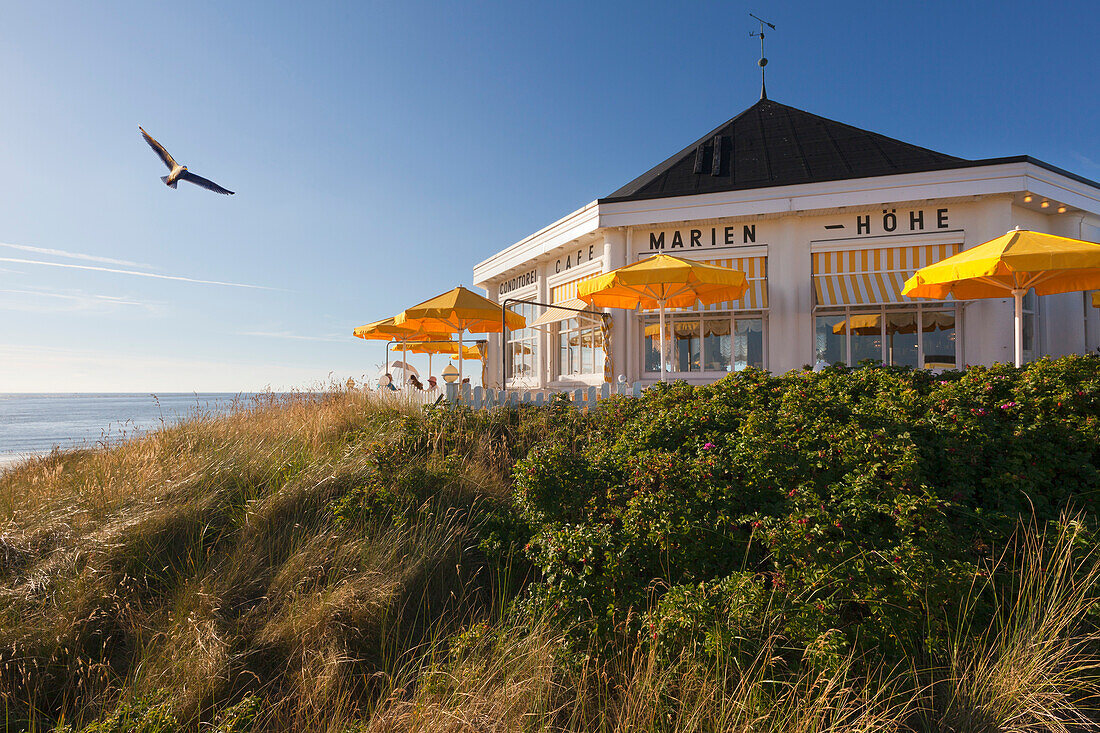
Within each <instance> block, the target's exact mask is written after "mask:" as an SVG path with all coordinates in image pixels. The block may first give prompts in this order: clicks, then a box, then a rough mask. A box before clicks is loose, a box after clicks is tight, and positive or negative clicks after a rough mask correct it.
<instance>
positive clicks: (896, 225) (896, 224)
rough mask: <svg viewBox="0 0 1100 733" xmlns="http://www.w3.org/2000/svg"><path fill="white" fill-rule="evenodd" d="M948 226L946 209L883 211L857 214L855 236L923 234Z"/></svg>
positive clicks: (841, 227)
mask: <svg viewBox="0 0 1100 733" xmlns="http://www.w3.org/2000/svg"><path fill="white" fill-rule="evenodd" d="M949 226H950V219H949V212H948V210H947V209H934V210H932V211H928V212H925V210H924V209H915V210H913V211H903V212H901V213H898V210H897V209H883V210H882V214H881V215H877V214H857V215H856V234H857V235H858V234H871V235H876V234H892V233H894V232H905V233H909V232H923V231H930V230H935V229H947V228H948V227H949ZM825 228H826V229H844V228H845V225H844V224H826V225H825Z"/></svg>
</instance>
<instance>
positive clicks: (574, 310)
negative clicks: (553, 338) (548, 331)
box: [527, 298, 603, 328]
mask: <svg viewBox="0 0 1100 733" xmlns="http://www.w3.org/2000/svg"><path fill="white" fill-rule="evenodd" d="M578 311H587V312H585V313H580V312H578ZM570 318H579V319H580V320H582V321H585V322H591V323H595V322H597V321H599V320H600V319H601V318H603V314H602V313H598V312H594V311H593V310H592V306H590V305H588V303H585V302H584V301H583V300H581V299H580V298H571V299H569V300H566V301H563V302H561V303H558V305H557V307H553V306H552V307H550V308H547V309H546V312H545V313H543V314H542V315H541V316H539V317H538V318H536V319H535V320H534V321H532V322H531V323H528V324H527V325H528V327H530V328H534V327H535V326H546V325H548V324H551V323H560V322H561V321H566V320H569V319H570Z"/></svg>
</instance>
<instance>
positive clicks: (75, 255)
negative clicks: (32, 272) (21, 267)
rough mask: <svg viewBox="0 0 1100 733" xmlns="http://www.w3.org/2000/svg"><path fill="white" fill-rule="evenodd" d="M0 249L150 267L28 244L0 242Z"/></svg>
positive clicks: (108, 263)
mask: <svg viewBox="0 0 1100 733" xmlns="http://www.w3.org/2000/svg"><path fill="white" fill-rule="evenodd" d="M0 247H8V248H10V249H18V250H22V251H23V252H34V253H35V254H40V255H53V256H55V257H68V258H69V259H71V260H87V261H89V262H102V263H104V264H107V265H123V266H124V267H149V268H151V267H152V265H146V264H144V263H141V262H130V261H129V260H116V259H115V258H113V257H100V256H99V255H86V254H83V253H82V252H66V251H65V250H63V249H50V248H48V247H32V246H30V245H29V244H10V243H8V242H0Z"/></svg>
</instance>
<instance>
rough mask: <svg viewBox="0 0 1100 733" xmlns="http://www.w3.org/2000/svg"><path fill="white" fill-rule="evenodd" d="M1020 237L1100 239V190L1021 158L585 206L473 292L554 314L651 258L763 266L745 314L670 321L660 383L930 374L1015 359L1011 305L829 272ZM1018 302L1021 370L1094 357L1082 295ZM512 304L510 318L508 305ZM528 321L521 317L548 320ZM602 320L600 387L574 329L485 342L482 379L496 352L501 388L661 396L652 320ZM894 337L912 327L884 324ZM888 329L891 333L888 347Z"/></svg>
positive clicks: (714, 311) (888, 272) (876, 273)
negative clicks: (761, 371)
mask: <svg viewBox="0 0 1100 733" xmlns="http://www.w3.org/2000/svg"><path fill="white" fill-rule="evenodd" d="M1044 202H1045V203H1046V204H1047V206H1045V207H1044V206H1043V204H1044ZM1016 226H1019V227H1020V228H1021V229H1031V230H1034V231H1040V232H1047V233H1052V234H1059V235H1062V236H1069V237H1075V238H1079V239H1085V240H1089V241H1095V242H1100V188H1098V187H1097V186H1096V184H1093V183H1090V182H1087V181H1084V180H1083V179H1078V178H1077V177H1075V176H1072V175H1070V174H1067V173H1064V172H1060V171H1056V170H1052V169H1050V168H1049V167H1047V166H1045V165H1042V164H1038V163H1037V162H1034V161H1031V160H1027V161H1024V162H1021V161H1014V162H1005V163H993V164H990V165H974V166H969V167H960V168H954V169H949V170H938V171H928V172H921V173H909V174H901V175H889V176H878V177H873V178H860V179H850V180H841V181H826V182H820V183H808V184H801V185H792V186H775V187H769V188H757V189H751V190H741V191H730V192H722V193H709V194H700V195H688V196H674V197H668V198H650V199H646V200H631V201H595V202H593V203H591V204H588V205H587V206H584V207H583V208H581V209H578V210H577V211H574V212H573V213H571V214H569V215H568V216H566V217H564V218H562V219H560V220H558V221H556V222H554V223H553V224H551V225H549V226H547V227H545V228H544V229H541V230H539V231H538V232H535V233H534V234H532V235H531V236H529V237H527V238H525V239H523V240H521V241H519V242H517V243H515V244H513V245H512V246H510V247H508V248H506V249H504V250H502V251H500V252H498V253H497V254H495V255H493V256H492V257H490V258H488V259H487V260H485V261H484V262H481V263H479V264H478V265H477V266H475V267H474V282H475V284H476V285H478V286H479V287H482V288H484V289H485V291H486V292H487V293H488V296H489V297H490V298H495V299H496V300H497V301H498V302H501V303H504V302H505V301H506V299H512V301H514V300H515V299H519V300H529V301H535V302H538V303H544V304H545V303H551V302H561V299H562V298H564V297H565V296H567V295H569V294H570V292H572V291H571V290H570V288H571V287H572V288H575V283H576V280H577V279H578V278H582V277H586V276H591V275H594V274H597V273H600V272H606V271H609V270H612V269H615V268H616V267H619V266H622V265H624V264H628V263H631V262H635V261H638V260H640V259H644V258H645V257H648V256H650V255H652V254H655V253H657V252H664V253H667V254H673V255H677V256H680V257H685V258H696V259H700V260H706V261H719V262H723V261H724V262H725V263H727V264H728V263H729V262H730V261H736V263H739V264H740V265H741V267H739V269H745V267H746V266H750V267H751V266H756V267H760V269H761V272H758V273H757V278H758V279H761V278H762V279H763V280H764V282H763V283H762V284H761V286H762V289H761V288H757V292H756V294H755V295H754V296H752V297H751V298H750V297H749V296H747V298H748V300H743V301H741V302H739V303H737V304H732V305H731V308H730V309H729V310H725V309H723V308H722V307H714V308H711V309H709V310H708V309H699V310H697V311H695V314H694V315H693V316H692V315H689V314H680V313H677V314H674V316H673V317H674V319H675V318H678V317H680V316H681V315H683V316H684V317H683V318H681V321H680V322H681V323H682V325H681V326H680V327H679V331H678V333H679V336H676V337H675V338H676V339H679V340H678V341H677V342H676V345H675V346H669V347H668V348H670V349H672V350H673V352H674V353H673V354H672V356H673V359H672V361H673V369H672V373H671V374H670V376H671V377H672V378H675V379H686V380H688V381H690V382H696V383H703V382H709V381H713V380H714V379H717V378H720V377H721V376H722V375H723V374H724V373H725V372H726V371H728V370H732V369H737V368H740V367H741V366H743V365H745V364H746V363H753V362H755V363H756V365H758V366H762V367H763V368H766V369H768V370H770V371H772V372H775V373H783V372H786V371H789V370H792V369H798V368H800V367H802V366H803V365H806V364H814V363H815V362H817V361H819V360H822V359H824V360H825V361H829V362H831V361H834V360H840V361H849V362H850V363H856V362H858V361H859V358H864V357H868V358H881V359H883V360H884V361H887V362H890V361H893V362H894V363H907V364H910V365H913V366H922V367H928V368H945V367H948V366H950V365H951V364H952V363H954V364H955V365H957V366H960V367H961V366H963V365H970V364H991V363H994V362H1000V361H1008V362H1011V361H1012V348H1013V337H1012V323H1013V319H1012V303H1011V299H1010V298H1004V299H993V300H978V301H968V302H963V303H953V302H949V303H945V304H940V305H936V304H925V303H923V301H920V300H919V299H913V300H910V299H908V298H904V297H899V296H897V295H896V290H897V287H896V286H894V285H891V282H895V283H896V281H897V278H898V277H901V276H902V275H904V272H903V271H904V270H906V268H908V273H909V274H911V270H912V269H914V268H913V266H912V265H911V264H909V263H908V262H903V263H902V264H901V265H898V264H897V263H893V264H882V263H879V264H876V265H874V266H870V265H867V267H868V269H867V271H866V272H854V271H853V272H851V273H849V271H847V270H842V271H841V274H840V275H836V277H831V276H830V275H829V273H835V271H836V268H837V267H842V268H843V267H844V266H845V265H843V264H838V263H845V262H847V263H851V262H859V261H861V258H862V261H868V262H869V261H871V260H874V261H875V262H878V260H877V259H875V258H876V257H878V256H879V255H875V254H874V253H875V252H876V251H877V252H879V253H880V255H881V257H882V259H883V263H885V262H886V260H887V259H890V258H893V257H894V256H895V255H896V256H899V257H901V259H902V260H905V258H907V257H908V258H914V257H917V258H919V257H926V256H935V257H937V258H938V257H939V256H943V255H944V254H947V255H949V254H951V253H953V252H954V251H957V250H959V249H966V248H969V247H972V246H974V245H977V244H981V243H983V242H986V241H988V240H990V239H993V238H995V237H997V236H1000V235H1002V234H1004V233H1005V232H1007V231H1008V230H1010V229H1012V228H1014V227H1016ZM888 252H889V253H888ZM844 253H851V254H844ZM867 253H870V254H867ZM887 253H888V254H887ZM897 253H901V254H900V255H897ZM920 264H927V263H926V262H924V261H921V262H920ZM830 268H831V269H830ZM846 273H847V274H846ZM851 275H860V276H863V275H867V276H868V278H865V280H864V281H865V282H867V283H869V286H868V287H870V288H871V289H872V290H874V292H866V293H862V294H856V293H850V294H847V295H845V294H844V293H843V292H841V291H843V290H845V288H847V287H848V285H845V284H844V283H843V282H840V281H841V280H844V279H845V278H848V279H847V280H846V281H845V282H847V283H849V285H850V284H851V283H852V282H853V280H852V279H851ZM905 276H907V275H905ZM830 277H831V280H830ZM833 281H835V282H840V284H839V285H837V287H838V288H839V290H836V291H834V290H831V288H833V285H834V282H833ZM876 282H877V283H878V284H877V285H875V283H876ZM571 284H572V285H571ZM750 300H751V302H749V301H750ZM845 304H847V305H845ZM917 304H921V305H920V306H919V307H918V305H917ZM1029 304H1030V305H1031V306H1032V310H1033V313H1034V315H1033V316H1030V317H1029V328H1033V329H1034V335H1033V341H1032V349H1031V354H1032V355H1033V356H1038V355H1042V354H1049V355H1052V356H1058V355H1063V354H1070V353H1084V352H1088V351H1094V350H1096V348H1097V347H1098V346H1100V314H1098V311H1097V310H1096V309H1093V308H1092V307H1091V304H1090V301H1089V299H1088V295H1087V294H1082V293H1068V294H1064V295H1052V296H1045V297H1042V298H1037V299H1036V298H1033V297H1032V298H1030V299H1029ZM510 305H511V306H512V307H514V308H515V307H516V306H515V305H514V302H513V303H510ZM518 308H519V309H521V310H522V309H523V308H524V306H518ZM526 310H527V314H528V315H532V316H533V315H537V314H539V313H541V312H543V311H544V310H545V308H543V307H541V306H538V307H535V306H530V307H527V308H526ZM607 312H608V313H610V314H611V320H612V322H613V327H612V329H611V337H610V342H611V352H612V353H611V356H612V364H613V367H612V368H613V374H611V375H605V373H604V370H603V368H602V364H597V363H596V362H598V361H600V355H599V351H598V348H597V347H598V344H599V340H600V339H599V338H598V337H597V338H596V341H595V342H594V346H592V347H591V348H592V351H593V352H594V353H593V355H591V356H589V355H588V352H587V351H586V350H585V349H586V348H589V347H584V348H578V351H577V353H576V354H574V352H573V351H572V346H571V344H581V345H582V346H583V345H584V344H589V343H590V342H589V341H587V340H586V339H589V338H590V337H591V333H590V332H589V333H588V335H586V332H585V331H584V324H583V323H582V324H578V326H579V329H578V330H577V331H576V332H570V331H569V330H568V327H569V325H570V324H569V322H568V321H566V322H564V323H563V325H561V326H558V325H550V326H548V327H545V328H543V329H542V330H539V331H534V330H529V331H527V332H525V333H522V334H520V336H519V338H518V339H517V337H516V335H515V334H511V335H510V336H509V343H508V344H505V345H503V346H502V341H501V337H500V336H495V337H493V339H492V340H491V342H490V343H491V355H490V357H489V382H490V383H491V384H492V383H495V384H496V385H500V384H501V379H502V373H503V372H504V371H505V370H504V367H503V366H502V354H503V353H504V352H502V348H503V347H507V350H508V355H509V359H508V360H509V361H511V360H512V359H513V358H514V359H516V368H515V369H511V368H510V369H509V371H510V372H511V373H510V374H508V386H509V387H521V386H523V387H540V388H541V387H567V386H577V385H598V384H601V383H603V382H604V380H605V376H610V377H613V378H617V377H618V376H619V375H623V376H625V377H626V379H627V380H628V381H631V382H634V381H642V382H651V381H656V380H657V379H658V378H659V373H657V372H655V371H652V369H653V354H654V353H655V352H652V351H651V352H649V353H648V358H649V370H647V364H646V360H647V352H646V348H647V345H649V346H652V345H653V344H654V341H653V339H652V336H651V337H650V340H649V341H648V342H647V337H646V327H647V323H648V321H647V320H646V319H647V316H648V315H649V314H647V313H639V312H634V311H626V310H609V311H607ZM853 316H859V317H862V318H863V319H864V320H863V321H858V319H853V318H852V317H853ZM876 316H877V317H878V318H879V319H880V320H881V321H882V322H883V323H884V324H885V325H884V326H881V327H879V326H873V327H872V328H871V329H870V330H872V331H873V330H874V329H879V330H878V333H877V339H876V336H875V334H873V333H871V334H868V333H862V332H860V333H857V332H859V331H862V330H868V329H866V328H864V329H861V328H860V326H859V324H860V323H863V324H868V323H872V324H873V323H876V322H877V321H874V318H875V317H876ZM692 318H694V321H693V320H692ZM830 319H831V320H830ZM906 319H908V321H907V320H906ZM913 319H917V320H916V321H914V320H913ZM529 320H530V319H529ZM904 322H909V323H912V324H913V325H912V327H911V328H908V329H907V328H904V327H896V324H902V323H904ZM693 323H694V324H695V325H692V324H693ZM917 323H919V324H921V325H920V326H917V325H916V324H917ZM891 324H895V326H891ZM952 324H953V326H952ZM891 328H894V332H895V333H896V335H893V336H888V335H887V334H888V333H890V329H891ZM650 330H651V331H652V329H650ZM849 330H850V331H851V333H849ZM597 331H598V329H597ZM693 334H694V335H693ZM830 334H832V335H830ZM952 349H953V351H954V353H953V354H949V353H948V351H949V350H952ZM876 350H877V353H875V352H876ZM712 352H713V353H712ZM517 354H520V356H518V357H516V355H517ZM838 356H839V357H842V358H837V357H838ZM857 357H859V358H857ZM586 359H587V360H586ZM951 359H953V360H954V361H953V362H952V361H951ZM578 360H579V361H578Z"/></svg>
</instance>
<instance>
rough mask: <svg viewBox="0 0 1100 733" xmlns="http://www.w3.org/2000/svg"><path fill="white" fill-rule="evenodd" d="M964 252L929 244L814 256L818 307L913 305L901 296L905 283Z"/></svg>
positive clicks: (841, 251) (845, 250)
mask: <svg viewBox="0 0 1100 733" xmlns="http://www.w3.org/2000/svg"><path fill="white" fill-rule="evenodd" d="M961 249H962V245H961V244H928V245H920V246H914V247H874V248H867V249H843V250H832V251H825V252H814V253H813V277H814V294H815V296H816V297H817V305H824V306H829V305H877V304H884V303H911V302H912V300H911V299H909V298H907V297H905V296H904V295H902V294H901V291H902V288H903V287H904V285H905V281H906V280H908V279H909V278H910V277H912V276H913V273H915V272H916V271H917V270H919V269H920V268H922V267H924V266H926V265H931V264H933V263H935V262H939V261H940V260H942V259H946V258H948V257H950V256H952V255H954V254H956V253H958V252H959V250H961Z"/></svg>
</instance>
